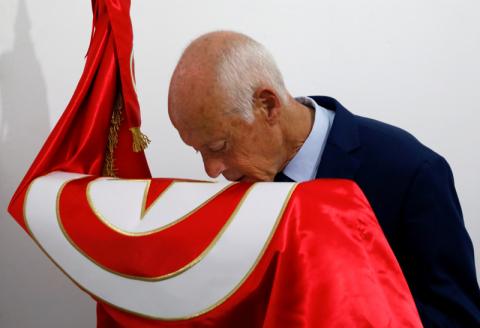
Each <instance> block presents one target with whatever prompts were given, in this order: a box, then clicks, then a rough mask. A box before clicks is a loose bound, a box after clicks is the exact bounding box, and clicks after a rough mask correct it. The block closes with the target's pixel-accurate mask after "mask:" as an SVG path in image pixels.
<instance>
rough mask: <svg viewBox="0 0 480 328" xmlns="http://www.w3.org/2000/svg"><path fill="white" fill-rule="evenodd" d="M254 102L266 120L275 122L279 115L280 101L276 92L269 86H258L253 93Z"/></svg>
mask: <svg viewBox="0 0 480 328" xmlns="http://www.w3.org/2000/svg"><path fill="white" fill-rule="evenodd" d="M253 100H254V104H255V107H256V109H257V110H259V111H260V114H261V115H263V116H264V117H265V118H266V120H267V122H268V123H270V124H272V123H276V122H277V120H278V118H279V116H280V108H281V103H280V99H279V98H278V96H277V93H276V92H275V91H273V90H272V89H269V88H258V89H257V90H256V91H255V93H254V94H253Z"/></svg>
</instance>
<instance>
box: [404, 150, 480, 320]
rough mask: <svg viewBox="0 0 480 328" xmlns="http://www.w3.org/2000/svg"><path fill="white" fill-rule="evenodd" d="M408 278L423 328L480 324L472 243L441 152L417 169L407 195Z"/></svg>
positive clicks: (405, 217) (406, 258) (449, 170)
mask: <svg viewBox="0 0 480 328" xmlns="http://www.w3.org/2000/svg"><path fill="white" fill-rule="evenodd" d="M404 208H405V213H404V214H405V215H404V216H403V217H404V220H405V222H404V223H405V224H404V225H403V226H404V227H405V230H404V231H402V233H404V234H406V236H405V238H403V240H407V241H408V244H407V245H402V246H403V248H404V250H405V252H404V254H405V258H404V263H405V264H406V266H407V267H408V269H407V270H405V272H406V273H409V276H407V277H406V278H407V280H408V281H409V285H410V286H414V288H412V294H413V295H414V297H415V299H416V304H417V307H418V311H419V313H420V316H421V317H422V321H423V324H424V325H425V326H426V327H480V309H479V308H480V291H479V288H478V283H477V279H476V273H475V261H474V255H473V246H472V242H471V240H470V238H469V236H468V233H467V231H466V229H465V225H464V222H463V216H462V211H461V208H460V203H459V201H458V197H457V193H456V191H455V186H454V181H453V175H452V171H451V169H450V167H449V165H448V163H447V162H446V161H445V159H444V158H442V157H441V156H438V155H436V156H434V157H433V158H431V159H429V160H426V161H424V162H423V164H422V165H421V166H420V167H419V168H418V170H417V172H416V174H415V177H414V178H413V180H412V183H411V186H410V190H409V192H408V194H407V197H406V203H405V207H404Z"/></svg>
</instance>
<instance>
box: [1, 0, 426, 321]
mask: <svg viewBox="0 0 480 328" xmlns="http://www.w3.org/2000/svg"><path fill="white" fill-rule="evenodd" d="M92 5H93V6H92V8H93V11H94V33H93V35H92V40H91V45H90V48H89V51H88V56H87V62H86V67H85V71H84V73H83V75H82V77H81V79H80V82H79V84H78V87H77V89H76V91H75V94H74V95H73V97H72V100H71V102H70V103H69V105H68V107H67V109H66V111H65V113H64V114H63V116H62V117H61V118H60V120H59V122H58V123H57V125H56V127H55V128H54V130H53V131H52V133H51V134H50V136H49V138H48V139H47V141H46V143H45V145H44V147H43V148H42V150H41V151H40V153H39V154H38V156H37V158H36V159H35V161H34V163H33V164H32V167H31V168H30V170H29V171H28V172H27V174H26V176H25V178H24V179H23V181H22V183H21V184H20V186H19V187H18V189H17V191H16V193H15V195H14V196H13V198H12V201H11V203H10V206H9V211H10V213H11V214H12V215H13V216H14V217H15V219H16V220H17V221H18V223H19V224H20V225H21V226H22V227H23V228H24V229H25V230H26V231H27V232H28V233H29V234H30V236H31V237H32V238H33V239H34V240H35V241H36V242H37V243H38V245H39V246H40V248H41V249H42V250H43V251H44V252H45V253H46V255H47V256H49V257H50V258H51V259H52V261H54V262H55V264H56V265H57V266H58V267H59V268H60V269H61V270H62V271H63V272H64V273H65V274H66V275H68V276H69V277H70V278H71V279H72V281H73V282H75V283H76V284H77V285H78V286H79V287H80V288H82V289H83V290H85V291H86V292H87V293H88V294H89V295H91V296H92V297H93V298H94V299H96V300H97V301H98V306H97V316H98V326H99V327H332V326H335V327H354V326H365V327H385V326H389V327H420V326H421V323H420V320H419V318H418V314H417V311H416V308H415V304H414V302H413V299H412V296H411V294H410V291H409V289H408V286H407V284H406V281H405V279H404V277H403V275H402V272H401V269H400V267H399V265H398V263H397V261H396V259H395V257H394V255H393V253H392V251H391V249H390V248H389V246H388V243H387V242H386V240H385V237H384V236H383V233H382V231H381V228H380V226H379V225H378V223H377V221H376V218H375V216H374V214H373V212H372V210H371V208H370V206H369V204H368V202H367V201H366V199H365V197H364V195H363V193H362V192H361V190H360V189H359V188H358V187H357V186H356V185H355V184H354V183H353V182H351V181H346V180H321V181H314V182H309V183H302V184H298V185H297V184H292V183H257V184H247V183H213V184H212V183H199V182H188V181H181V180H174V179H150V173H149V170H148V165H147V163H146V160H145V156H144V154H143V152H142V149H143V148H144V147H145V146H146V144H147V143H148V139H146V137H145V136H143V135H142V134H141V133H140V131H139V126H140V115H139V106H138V101H137V98H136V94H135V88H134V86H135V82H134V78H133V57H132V28H131V23H130V17H129V5H130V1H129V0H99V1H93V2H92ZM101 175H107V176H117V177H122V178H125V179H118V178H104V177H103V178H99V176H101ZM126 178H135V179H126Z"/></svg>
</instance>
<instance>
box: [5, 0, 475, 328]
mask: <svg viewBox="0 0 480 328" xmlns="http://www.w3.org/2000/svg"><path fill="white" fill-rule="evenodd" d="M90 11H91V10H90V1H87V0H69V1H62V0H42V1H35V0H1V2H0V179H1V180H0V326H1V327H4V328H9V327H94V326H95V307H94V302H93V301H92V300H90V299H89V298H88V297H87V296H86V295H85V294H84V293H83V292H81V291H80V290H79V289H78V288H77V287H75V286H74V285H73V284H72V283H71V282H70V281H69V280H68V279H67V278H66V277H64V276H63V274H61V273H60V271H59V270H58V269H56V267H54V265H53V264H52V263H50V261H49V260H48V259H47V258H46V257H45V256H44V255H43V254H42V253H41V251H40V250H39V249H38V248H37V247H36V246H35V245H34V243H33V242H32V241H31V240H30V238H28V237H27V235H26V233H24V232H23V231H22V230H21V229H20V227H19V226H18V225H17V224H16V223H15V222H14V221H13V220H12V219H11V218H10V217H9V215H7V214H6V213H5V208H6V206H7V203H8V200H9V198H10V196H11V195H12V193H13V191H14V189H15V187H16V186H17V184H18V183H19V181H20V179H21V177H23V175H24V173H25V171H26V169H27V168H28V166H29V165H30V162H31V161H32V159H33V157H34V155H35V154H36V153H37V152H38V150H39V147H40V146H41V144H42V143H43V141H44V138H45V137H46V136H47V134H48V132H49V130H50V129H51V128H52V127H53V125H54V124H55V122H56V121H57V119H58V117H59V116H60V114H61V113H62V111H63V110H64V108H65V106H66V105H67V102H68V100H69V99H70V97H71V95H72V93H73V91H74V88H75V86H76V83H77V81H78V79H79V77H80V74H81V72H82V69H83V64H84V55H85V52H86V50H87V46H88V42H89V37H90V28H91V12H90ZM479 13H480V2H479V1H478V0H435V1H433V0H423V1H417V0H402V1H400V0H398V1H397V0H390V1H385V0H382V1H381V0H370V1H361V0H350V1H346V0H323V1H318V0H308V1H307V0H301V1H298V0H297V1H285V0H268V1H267V0H263V1H261V0H256V1H254V0H248V1H245V0H243V1H235V2H233V1H226V0H205V1H195V0H178V1H153V0H150V1H147V0H143V1H139V0H136V1H135V0H134V1H133V5H132V19H133V24H134V31H135V49H136V67H137V87H138V90H139V98H140V103H141V106H142V114H143V122H144V123H143V130H144V131H145V132H146V133H147V134H148V135H149V136H150V138H151V139H152V140H153V142H152V144H151V146H150V147H149V148H148V152H147V156H148V159H149V162H150V166H151V168H152V171H153V173H154V175H156V176H177V177H190V178H207V176H206V175H205V174H204V173H203V166H202V163H201V158H200V157H199V156H198V155H196V154H195V153H194V151H192V150H190V149H188V148H187V147H186V146H184V145H183V144H182V143H181V141H180V139H179V138H178V136H177V134H176V132H175V130H174V129H173V128H172V127H171V126H170V123H169V121H168V117H167V114H166V110H167V89H168V82H169V78H170V75H171V72H172V70H173V68H174V66H175V63H176V60H177V59H178V57H179V55H180V53H181V51H182V49H183V48H184V47H185V45H186V44H187V43H188V42H189V41H190V40H192V39H193V38H194V37H195V36H197V35H199V34H201V33H203V32H207V31H210V30H214V29H233V30H237V31H240V32H244V33H246V34H249V35H251V36H252V37H254V38H255V39H257V40H258V41H260V42H262V43H264V44H265V45H266V46H267V47H268V48H269V49H270V50H271V52H272V53H273V55H274V57H275V58H276V59H277V62H278V64H279V66H280V68H281V70H282V71H283V73H284V77H285V80H286V83H287V86H288V88H289V89H290V91H291V92H292V94H294V95H310V94H324V95H330V96H333V97H336V98H337V99H338V100H339V101H341V102H342V103H343V104H344V105H345V106H346V107H347V108H348V109H350V110H351V111H353V112H354V113H357V114H360V115H365V116H369V117H373V118H376V119H379V120H382V121H385V122H388V123H391V124H394V125H397V126H400V127H402V128H404V129H406V130H408V131H410V132H412V133H413V134H414V135H415V136H417V137H418V139H420V140H421V141H422V142H423V143H425V144H426V145H428V146H430V147H431V148H433V149H434V150H436V151H437V152H439V153H440V154H442V155H444V156H445V157H446V158H447V160H448V161H449V163H450V165H451V166H452V169H453V171H454V175H455V179H456V186H457V191H458V194H459V197H460V201H461V204H462V206H463V210H464V216H465V221H466V225H467V228H468V230H469V232H470V234H471V236H472V238H473V241H474V245H475V250H476V259H477V262H476V263H477V268H478V267H480V256H479V255H480V254H479V252H480V222H479V219H480V218H479V215H480V202H479V201H478V199H479V195H480V173H479V169H480V155H479V151H478V149H479V146H478V145H479V144H480V132H479V123H480V114H479V113H480V63H479V58H480V20H479V19H478V18H479ZM475 149H477V150H475Z"/></svg>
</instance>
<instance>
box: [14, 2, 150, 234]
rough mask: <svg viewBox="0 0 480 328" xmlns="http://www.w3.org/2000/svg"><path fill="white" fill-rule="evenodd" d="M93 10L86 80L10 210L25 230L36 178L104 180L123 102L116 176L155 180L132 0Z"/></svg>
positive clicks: (98, 4)
mask: <svg viewBox="0 0 480 328" xmlns="http://www.w3.org/2000/svg"><path fill="white" fill-rule="evenodd" d="M92 10H93V31H92V38H91V41H90V46H89V50H88V52H87V58H86V63H85V68H84V71H83V74H82V76H81V78H80V81H79V82H78V85H77V88H76V90H75V92H74V94H73V96H72V98H71V100H70V102H69V104H68V106H67V108H66V109H65V112H64V113H63V115H62V116H61V118H60V119H59V121H58V123H57V124H56V126H55V127H54V129H53V131H52V132H51V133H50V135H49V137H48V139H47V141H46V142H45V144H44V146H43V147H42V149H41V151H40V152H39V154H38V155H37V157H36V158H35V160H34V162H33V164H32V165H31V167H30V169H29V170H28V172H27V174H26V175H25V177H24V178H23V180H22V182H21V183H20V186H19V187H18V188H17V190H16V192H15V194H14V195H13V197H12V200H11V202H10V205H9V207H8V210H9V212H10V213H11V214H12V215H13V217H14V218H15V219H16V220H17V222H18V223H19V224H20V225H21V226H22V227H23V228H24V229H25V223H24V218H23V213H22V206H23V200H24V197H25V191H26V188H27V187H28V185H29V184H30V182H31V181H32V180H33V179H34V178H36V177H38V176H41V175H44V174H46V173H48V172H51V171H56V170H62V171H68V172H76V173H84V174H92V175H97V176H99V175H102V170H103V167H104V162H105V153H106V150H107V147H108V141H109V140H108V138H109V130H110V125H111V119H112V110H113V108H114V107H115V104H116V101H118V99H120V103H121V105H122V106H121V107H122V112H121V118H122V121H121V124H120V126H119V131H117V133H118V138H117V140H118V143H117V144H116V147H115V150H114V156H113V157H114V160H115V161H114V163H115V174H116V175H117V176H119V177H124V178H149V177H151V175H150V171H149V168H148V164H147V161H146V158H145V154H144V153H143V151H141V150H142V145H141V141H142V137H143V139H144V140H143V141H145V138H144V136H143V135H141V134H140V132H139V127H140V107H139V104H138V99H137V95H136V92H135V84H134V83H135V82H134V81H135V80H134V72H133V50H132V49H133V32H132V25H131V20H130V0H92ZM122 99H123V101H122ZM139 138H140V146H139V142H138V139H139ZM132 145H134V147H132ZM143 146H145V145H143ZM134 148H135V149H134ZM134 150H135V151H134Z"/></svg>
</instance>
